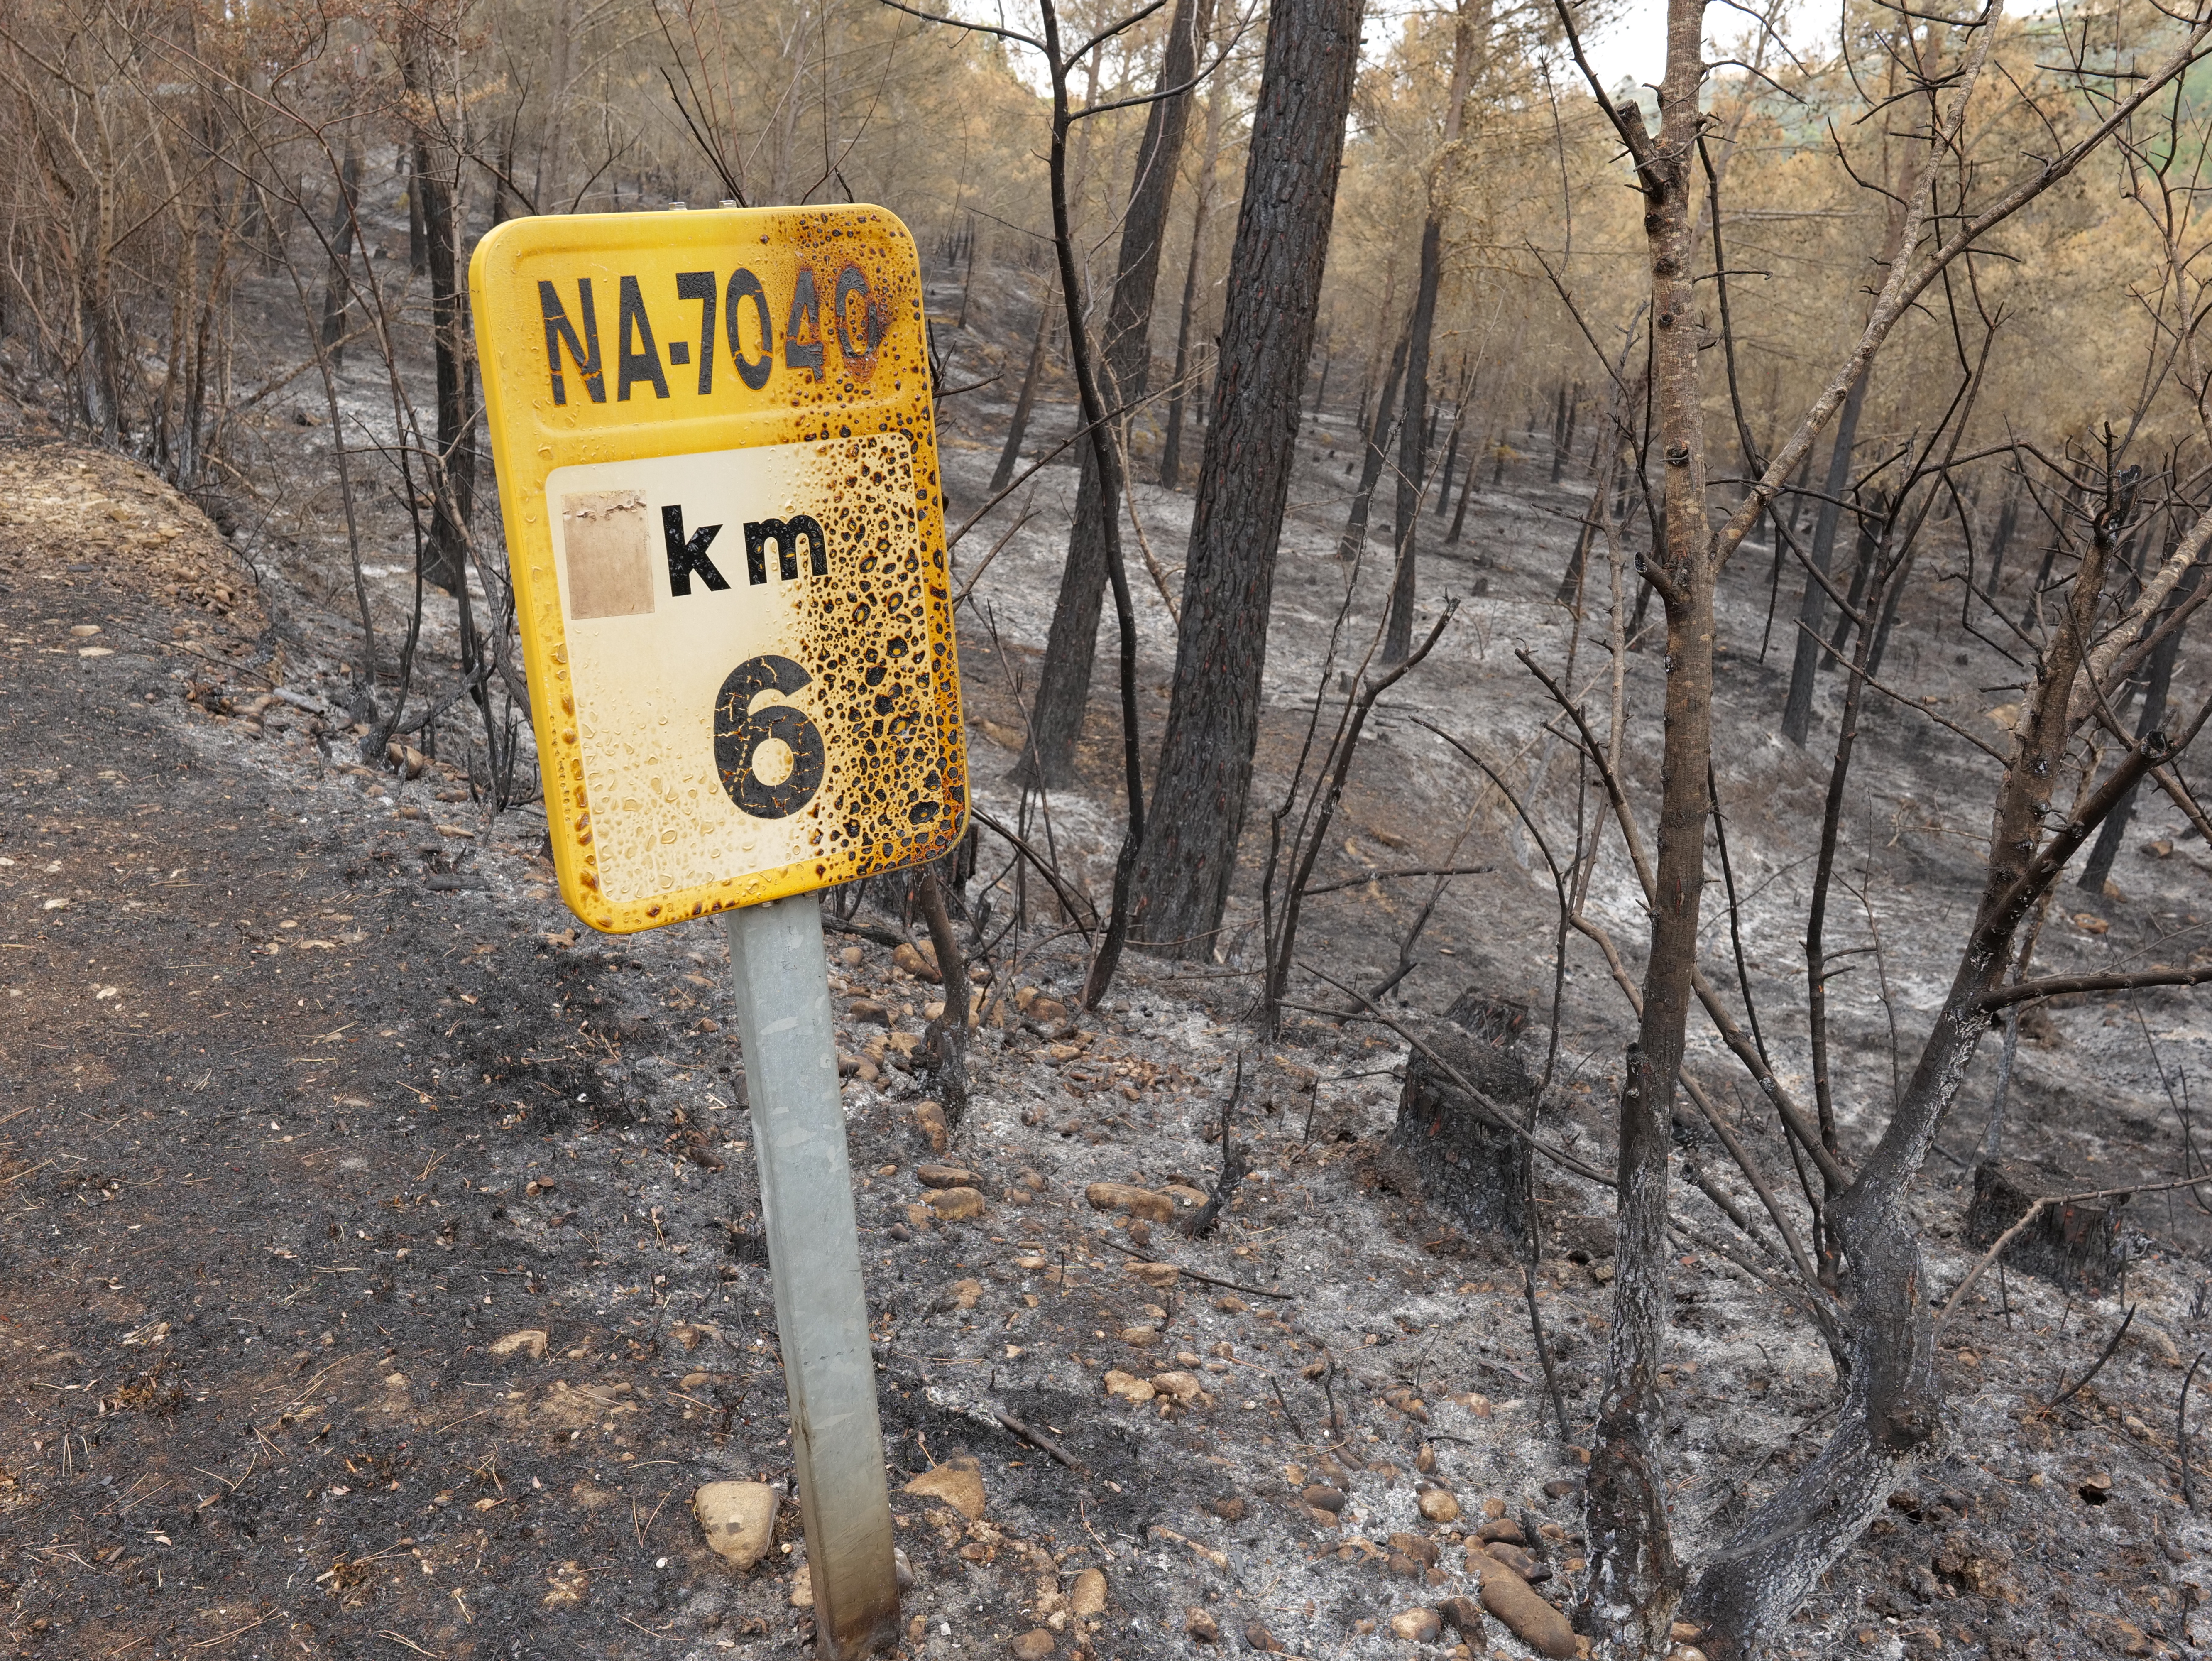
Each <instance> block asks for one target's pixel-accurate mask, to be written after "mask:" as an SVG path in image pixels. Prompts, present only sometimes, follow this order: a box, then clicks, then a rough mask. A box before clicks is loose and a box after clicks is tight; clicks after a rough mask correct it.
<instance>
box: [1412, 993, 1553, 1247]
mask: <svg viewBox="0 0 2212 1661" xmlns="http://www.w3.org/2000/svg"><path fill="white" fill-rule="evenodd" d="M1527 1021H1528V1011H1527V1010H1526V1009H1524V1008H1522V1007H1521V1006H1520V1005H1518V1004H1512V1003H1507V1002H1504V1001H1502V1000H1498V999H1493V998H1489V997H1486V996H1485V995H1482V994H1481V993H1480V992H1477V991H1474V990H1473V989H1469V990H1468V991H1466V992H1463V993H1462V994H1461V995H1460V996H1459V999H1458V1000H1457V1001H1455V1003H1454V1004H1453V1005H1452V1007H1450V1009H1449V1010H1448V1011H1446V1012H1445V1014H1444V1019H1443V1020H1442V1021H1440V1022H1438V1023H1437V1025H1435V1026H1434V1027H1433V1028H1432V1029H1431V1030H1430V1031H1428V1032H1427V1033H1426V1034H1425V1035H1424V1037H1425V1042H1426V1043H1427V1044H1428V1046H1429V1048H1430V1049H1431V1050H1434V1051H1435V1052H1436V1054H1437V1056H1439V1057H1441V1058H1442V1059H1443V1062H1446V1063H1448V1064H1449V1068H1450V1071H1449V1072H1447V1071H1446V1070H1445V1068H1443V1067H1439V1066H1438V1065H1437V1062H1434V1061H1431V1059H1430V1058H1429V1057H1428V1056H1426V1055H1424V1054H1423V1053H1422V1052H1421V1051H1420V1050H1415V1051H1414V1052H1413V1055H1412V1056H1411V1057H1410V1058H1408V1060H1407V1063H1406V1085H1405V1089H1404V1090H1403V1092H1401V1094H1400V1096H1399V1098H1398V1123H1397V1125H1396V1126H1395V1129H1393V1130H1392V1131H1391V1133H1390V1144H1391V1146H1392V1147H1395V1148H1396V1149H1397V1150H1399V1151H1400V1152H1401V1153H1403V1154H1404V1155H1405V1157H1406V1158H1407V1159H1409V1160H1410V1161H1411V1162H1412V1164H1413V1168H1414V1170H1415V1171H1418V1172H1419V1176H1420V1179H1421V1187H1422V1191H1423V1196H1424V1198H1425V1201H1426V1202H1428V1203H1429V1204H1431V1205H1432V1206H1435V1207H1436V1208H1438V1209H1439V1210H1441V1211H1443V1213H1445V1214H1447V1215H1448V1216H1449V1217H1450V1218H1451V1220H1452V1221H1453V1222H1454V1223H1455V1224H1456V1225H1457V1226H1459V1227H1460V1228H1461V1229H1462V1230H1463V1231H1464V1232H1468V1233H1474V1232H1486V1233H1494V1234H1498V1235H1502V1236H1504V1238H1505V1239H1506V1240H1507V1241H1509V1242H1510V1243H1511V1244H1514V1245H1515V1246H1516V1247H1517V1246H1518V1245H1519V1244H1521V1242H1522V1241H1523V1240H1525V1239H1526V1238H1528V1225H1529V1214H1530V1209H1531V1206H1532V1204H1533V1202H1532V1200H1531V1198H1530V1196H1529V1192H1528V1164H1527V1161H1526V1159H1524V1158H1523V1155H1522V1142H1521V1139H1520V1138H1519V1137H1518V1136H1516V1135H1515V1134H1514V1132H1513V1130H1512V1129H1510V1128H1509V1126H1510V1125H1513V1124H1518V1123H1522V1121H1523V1120H1524V1119H1525V1118H1526V1117H1527V1116H1528V1111H1529V1109H1530V1107H1531V1106H1532V1104H1534V1101H1535V1098H1536V1082H1535V1080H1534V1079H1533V1078H1531V1077H1530V1076H1529V1074H1528V1068H1526V1067H1525V1066H1524V1065H1522V1061H1521V1058H1520V1056H1519V1055H1518V1054H1517V1053H1516V1039H1517V1038H1518V1037H1520V1034H1521V1031H1522V1027H1523V1025H1525V1024H1526V1023H1527ZM1453 1073H1456V1074H1458V1075H1459V1078H1458V1080H1455V1079H1454V1078H1453V1077H1452V1074H1453ZM1462 1080H1463V1081H1464V1083H1465V1084H1466V1085H1468V1086H1473V1087H1474V1091H1476V1092H1480V1096H1477V1095H1475V1094H1471V1093H1470V1092H1468V1090H1467V1089H1465V1088H1463V1087H1462V1083H1461V1081H1462ZM1484 1098H1487V1099H1484Z"/></svg>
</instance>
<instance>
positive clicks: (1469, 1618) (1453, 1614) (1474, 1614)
mask: <svg viewBox="0 0 2212 1661" xmlns="http://www.w3.org/2000/svg"><path fill="white" fill-rule="evenodd" d="M1437 1612H1438V1613H1439V1614H1441V1615H1443V1618H1444V1624H1445V1625H1446V1626H1448V1627H1449V1628H1451V1629H1452V1630H1453V1631H1454V1632H1455V1633H1457V1634H1459V1635H1460V1637H1461V1638H1462V1639H1463V1640H1466V1641H1467V1642H1468V1643H1469V1644H1480V1642H1482V1607H1481V1605H1480V1604H1479V1603H1476V1602H1475V1601H1474V1599H1473V1598H1472V1597H1447V1598H1445V1599H1444V1601H1443V1603H1441V1604H1440V1605H1438V1607H1437Z"/></svg>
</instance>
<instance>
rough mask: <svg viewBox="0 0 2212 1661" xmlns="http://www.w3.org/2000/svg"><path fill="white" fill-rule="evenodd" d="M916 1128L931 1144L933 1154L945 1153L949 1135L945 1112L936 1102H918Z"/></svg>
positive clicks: (930, 1148)
mask: <svg viewBox="0 0 2212 1661" xmlns="http://www.w3.org/2000/svg"><path fill="white" fill-rule="evenodd" d="M914 1123H915V1129H918V1130H920V1131H921V1134H922V1136H923V1138H924V1139H925V1140H926V1141H927V1142H928V1143H929V1151H930V1152H931V1153H944V1152H945V1142H946V1140H947V1138H948V1133H947V1131H946V1130H945V1110H944V1109H943V1108H941V1107H939V1105H938V1104H936V1103H935V1102H916V1103H915V1107H914Z"/></svg>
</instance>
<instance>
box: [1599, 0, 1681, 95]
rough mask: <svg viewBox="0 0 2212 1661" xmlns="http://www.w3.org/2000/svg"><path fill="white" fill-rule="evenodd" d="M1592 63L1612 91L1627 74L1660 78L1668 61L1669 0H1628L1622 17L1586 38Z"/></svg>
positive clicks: (1640, 78)
mask: <svg viewBox="0 0 2212 1661" xmlns="http://www.w3.org/2000/svg"><path fill="white" fill-rule="evenodd" d="M1583 52H1586V53H1587V54H1588V55H1589V61H1590V67H1591V68H1592V69H1594V70H1596V71H1597V73H1598V79H1599V80H1601V81H1602V82H1604V83H1605V86H1606V89H1607V91H1611V90H1612V89H1613V88H1614V87H1617V86H1619V85H1620V80H1621V77H1622V76H1628V77H1630V78H1631V79H1632V80H1634V81H1635V82H1638V84H1639V85H1640V84H1642V83H1643V82H1646V81H1656V80H1657V79H1658V78H1659V72H1660V70H1662V69H1663V68H1664V67H1665V66H1666V61H1667V0H1628V3H1627V5H1626V6H1625V7H1624V8H1623V9H1622V11H1621V15H1620V19H1619V20H1618V21H1616V22H1614V23H1613V26H1612V27H1609V28H1607V29H1606V30H1604V31H1603V32H1602V33H1599V34H1597V35H1595V36H1593V37H1592V38H1590V39H1589V40H1585V41H1583Z"/></svg>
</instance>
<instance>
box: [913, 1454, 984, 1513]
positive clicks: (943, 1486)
mask: <svg viewBox="0 0 2212 1661" xmlns="http://www.w3.org/2000/svg"><path fill="white" fill-rule="evenodd" d="M906 1491H907V1492H908V1494H920V1495H921V1497H922V1498H924V1499H926V1500H943V1501H944V1502H945V1504H946V1505H948V1506H951V1507H952V1509H953V1510H955V1511H957V1512H959V1513H960V1514H961V1515H962V1516H963V1517H964V1518H967V1519H968V1520H969V1522H971V1523H972V1522H974V1521H975V1519H976V1518H979V1517H981V1516H982V1514H983V1510H984V1506H985V1504H986V1501H985V1500H984V1497H983V1479H982V1477H981V1475H979V1474H978V1473H977V1472H975V1471H974V1470H971V1469H967V1468H965V1467H964V1466H962V1465H939V1466H938V1467H937V1468H936V1469H933V1470H926V1471H924V1472H922V1474H921V1475H919V1476H917V1477H915V1479H914V1481H912V1482H908V1484H907V1485H906Z"/></svg>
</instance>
